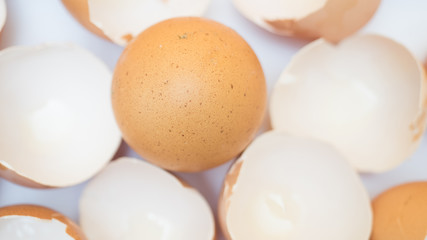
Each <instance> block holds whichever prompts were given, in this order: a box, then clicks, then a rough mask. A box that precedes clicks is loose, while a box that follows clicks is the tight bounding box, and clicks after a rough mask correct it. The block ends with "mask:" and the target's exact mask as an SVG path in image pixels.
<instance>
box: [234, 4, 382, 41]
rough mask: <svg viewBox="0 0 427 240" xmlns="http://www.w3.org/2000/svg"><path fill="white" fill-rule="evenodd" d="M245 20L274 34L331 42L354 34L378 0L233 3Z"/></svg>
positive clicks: (364, 22) (369, 15)
mask: <svg viewBox="0 0 427 240" xmlns="http://www.w3.org/2000/svg"><path fill="white" fill-rule="evenodd" d="M233 2H234V5H235V6H236V8H237V9H238V10H239V11H240V12H241V13H242V14H243V15H244V16H245V17H247V18H248V19H250V20H251V21H253V22H254V23H256V24H257V25H259V26H260V27H262V28H264V29H267V30H269V31H271V32H273V33H277V34H281V35H286V36H296V37H302V38H309V39H316V38H325V39H327V40H329V41H332V42H338V41H340V40H341V39H343V38H345V37H347V36H349V35H351V34H353V33H355V32H356V31H357V30H359V29H360V28H361V27H362V26H364V25H365V24H366V23H367V22H368V21H369V20H370V19H371V17H372V16H373V15H374V13H375V11H376V10H377V8H378V6H379V4H380V0H321V1H318V0H316V1H313V0H302V1H301V0H275V1H267V2H265V1H262V0H255V1H246V0H233Z"/></svg>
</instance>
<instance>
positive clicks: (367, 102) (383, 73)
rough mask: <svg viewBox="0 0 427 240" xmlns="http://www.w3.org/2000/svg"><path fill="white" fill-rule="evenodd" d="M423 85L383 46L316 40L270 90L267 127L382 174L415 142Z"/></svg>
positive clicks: (410, 60) (397, 51) (391, 46)
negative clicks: (309, 141)
mask: <svg viewBox="0 0 427 240" xmlns="http://www.w3.org/2000/svg"><path fill="white" fill-rule="evenodd" d="M423 81H424V72H423V69H422V66H421V65H420V64H419V63H418V61H417V60H416V59H415V58H414V57H413V55H412V54H411V53H410V52H409V51H408V50H407V49H406V48H405V47H403V46H402V45H400V44H398V43H397V42H395V41H393V40H390V39H388V38H385V37H381V36H376V35H363V36H355V37H352V38H348V39H347V40H345V41H343V42H342V43H340V44H339V45H332V44H329V43H327V42H326V41H324V40H317V41H315V42H313V43H311V44H309V45H308V46H306V47H305V48H303V49H302V50H301V51H300V52H299V53H297V55H296V56H295V57H294V58H293V60H292V62H291V63H290V64H289V65H288V67H287V68H286V69H285V70H284V72H283V73H282V75H281V77H280V79H279V81H278V83H277V85H276V86H275V89H274V90H273V93H272V96H271V109H270V110H271V122H272V126H273V129H275V130H279V131H282V132H287V133H290V134H293V135H297V136H303V137H309V138H314V139H320V140H323V141H326V142H328V143H330V144H332V145H334V146H335V147H336V148H337V149H338V150H339V151H340V152H342V153H343V154H344V155H345V157H346V158H347V159H348V160H349V161H350V162H351V164H352V165H353V166H354V167H356V168H357V169H359V170H361V171H365V172H382V171H386V170H389V169H391V168H393V167H395V166H397V165H399V164H400V163H401V162H402V161H404V160H405V159H406V158H408V156H409V155H411V154H412V152H413V151H414V150H415V148H416V147H417V146H418V144H419V142H420V138H421V135H422V133H423V131H424V128H425V114H426V112H425V111H426V109H425V108H426V106H425V101H426V95H425V86H423Z"/></svg>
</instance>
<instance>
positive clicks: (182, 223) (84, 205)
mask: <svg viewBox="0 0 427 240" xmlns="http://www.w3.org/2000/svg"><path fill="white" fill-rule="evenodd" d="M105 186H108V188H106V187H105ZM79 209H80V224H81V227H82V229H83V230H84V232H85V233H86V235H87V236H88V238H89V239H91V240H121V239H124V238H126V239H151V240H156V239H159V240H160V239H162V240H204V239H205V240H212V239H215V235H216V228H215V220H214V217H213V214H212V211H211V209H210V207H209V205H208V203H207V202H206V200H205V199H204V198H203V196H202V195H201V194H200V193H199V192H198V191H197V190H195V189H194V188H192V187H191V186H190V185H188V184H187V183H185V182H183V181H182V180H180V179H178V178H176V177H175V176H173V175H172V174H170V173H169V172H167V171H164V170H163V169H161V168H159V167H156V166H154V165H152V164H150V163H147V162H144V161H142V160H138V159H134V158H128V157H123V158H120V159H117V160H115V161H113V162H111V163H110V164H109V165H108V166H107V167H106V168H105V169H104V170H103V171H101V172H100V173H99V174H98V175H97V176H96V177H94V178H93V179H92V180H91V181H90V182H89V184H88V185H87V186H86V188H85V189H84V191H83V193H82V196H81V198H80V207H79Z"/></svg>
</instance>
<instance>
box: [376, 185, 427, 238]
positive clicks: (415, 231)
mask: <svg viewBox="0 0 427 240" xmlns="http://www.w3.org/2000/svg"><path fill="white" fill-rule="evenodd" d="M372 206H373V210H374V226H373V231H372V237H371V240H386V239H387V240H409V239H411V240H412V239H414V240H416V239H419V240H424V239H425V238H427V182H412V183H406V184H403V185H400V186H396V187H393V188H391V189H389V190H387V191H385V192H384V193H382V194H380V195H379V196H378V197H377V198H375V199H374V201H373V203H372Z"/></svg>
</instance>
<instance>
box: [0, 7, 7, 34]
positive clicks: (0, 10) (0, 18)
mask: <svg viewBox="0 0 427 240" xmlns="http://www.w3.org/2000/svg"><path fill="white" fill-rule="evenodd" d="M6 15H7V14H6V1H5V0H0V32H1V30H2V29H3V26H4V24H5V22H6Z"/></svg>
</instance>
